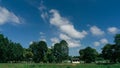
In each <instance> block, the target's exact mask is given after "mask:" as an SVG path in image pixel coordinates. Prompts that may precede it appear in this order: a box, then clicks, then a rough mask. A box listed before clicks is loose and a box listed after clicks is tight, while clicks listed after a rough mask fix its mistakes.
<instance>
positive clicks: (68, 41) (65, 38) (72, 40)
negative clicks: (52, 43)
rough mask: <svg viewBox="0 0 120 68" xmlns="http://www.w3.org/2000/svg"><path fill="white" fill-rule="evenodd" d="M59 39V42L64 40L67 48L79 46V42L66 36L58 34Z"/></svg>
mask: <svg viewBox="0 0 120 68" xmlns="http://www.w3.org/2000/svg"><path fill="white" fill-rule="evenodd" d="M59 38H60V39H61V40H66V41H67V43H68V46H69V47H79V46H81V44H80V40H75V39H72V38H71V37H69V36H68V35H66V34H60V36H59Z"/></svg>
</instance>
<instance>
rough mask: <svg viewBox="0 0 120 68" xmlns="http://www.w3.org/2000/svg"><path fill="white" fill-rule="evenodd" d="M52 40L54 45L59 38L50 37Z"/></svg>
mask: <svg viewBox="0 0 120 68" xmlns="http://www.w3.org/2000/svg"><path fill="white" fill-rule="evenodd" d="M50 40H51V42H52V45H54V44H55V43H59V41H60V40H59V39H58V38H56V37H54V38H51V39H50Z"/></svg>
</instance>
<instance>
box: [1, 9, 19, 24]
mask: <svg viewBox="0 0 120 68" xmlns="http://www.w3.org/2000/svg"><path fill="white" fill-rule="evenodd" d="M8 22H13V23H16V24H20V19H19V18H18V17H17V16H16V15H15V14H14V13H12V12H10V11H8V10H7V9H6V8H4V7H0V25H2V24H5V23H8Z"/></svg>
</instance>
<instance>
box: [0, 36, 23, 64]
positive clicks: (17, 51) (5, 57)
mask: <svg viewBox="0 0 120 68" xmlns="http://www.w3.org/2000/svg"><path fill="white" fill-rule="evenodd" d="M22 58H23V48H22V46H21V45H20V44H19V43H13V42H12V41H10V40H8V39H7V38H5V37H4V36H3V35H2V34H0V62H9V61H15V62H17V61H21V60H22Z"/></svg>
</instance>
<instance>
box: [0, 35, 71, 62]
mask: <svg viewBox="0 0 120 68" xmlns="http://www.w3.org/2000/svg"><path fill="white" fill-rule="evenodd" d="M68 53H69V48H68V43H67V42H66V41H65V40H61V41H60V43H56V44H54V46H53V47H52V48H48V47H47V44H46V42H45V41H35V42H33V43H32V44H30V45H29V48H23V47H22V45H21V44H20V43H14V42H12V41H11V40H9V39H8V38H7V37H4V35H3V34H0V63H7V62H12V63H16V62H22V61H26V62H30V61H31V62H35V63H40V62H42V63H61V62H62V61H64V60H68V57H69V55H68Z"/></svg>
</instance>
